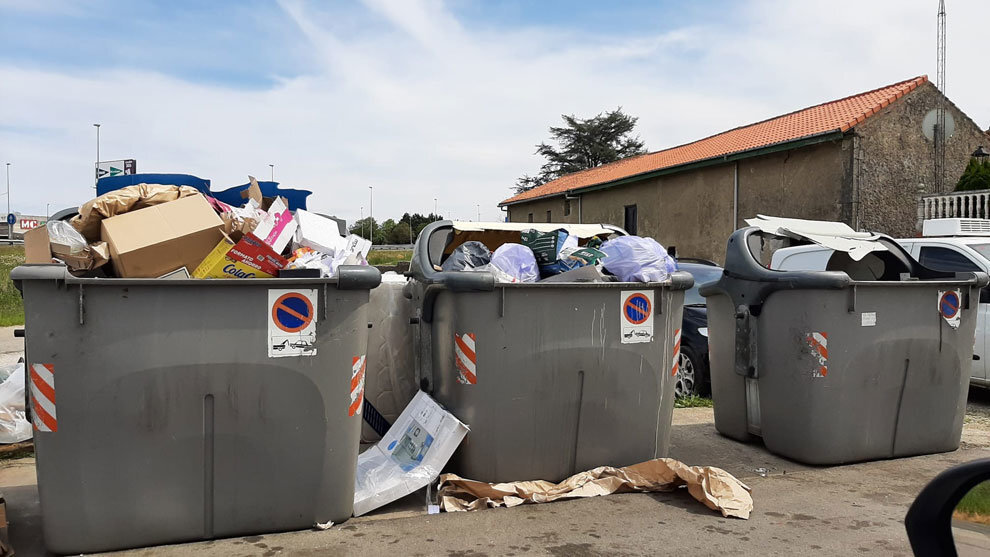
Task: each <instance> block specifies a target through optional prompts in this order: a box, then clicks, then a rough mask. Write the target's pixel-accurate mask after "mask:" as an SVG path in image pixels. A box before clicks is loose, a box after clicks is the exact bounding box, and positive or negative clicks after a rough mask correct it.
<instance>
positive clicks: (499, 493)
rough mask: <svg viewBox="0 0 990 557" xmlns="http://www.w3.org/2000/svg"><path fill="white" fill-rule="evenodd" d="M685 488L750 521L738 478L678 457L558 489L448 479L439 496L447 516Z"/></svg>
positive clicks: (576, 478) (582, 477)
mask: <svg viewBox="0 0 990 557" xmlns="http://www.w3.org/2000/svg"><path fill="white" fill-rule="evenodd" d="M682 485H686V486H687V489H688V493H690V494H691V496H692V497H694V498H695V499H697V500H698V501H701V502H702V503H704V504H705V506H706V507H708V508H709V509H712V510H713V511H719V512H721V513H722V516H725V517H732V518H742V519H747V518H749V514H750V513H751V512H752V511H753V497H752V496H751V495H750V492H751V490H750V488H749V487H748V486H747V485H746V484H744V483H742V482H740V481H739V480H737V479H736V478H735V476H733V475H732V474H730V473H728V472H726V471H725V470H722V469H721V468H715V467H712V466H688V465H686V464H684V463H683V462H681V461H679V460H674V459H672V458H655V459H653V460H648V461H646V462H641V463H639V464H633V465H632V466H624V467H622V468H614V467H612V466H601V467H598V468H595V469H594V470H588V471H586V472H581V473H578V474H575V475H573V476H571V477H569V478H567V479H566V480H564V481H562V482H560V483H557V484H555V483H553V482H548V481H544V480H533V481H522V482H511V483H501V484H490V483H485V482H478V481H475V480H466V479H464V478H461V477H460V476H457V475H455V474H444V475H443V476H441V477H440V486H439V487H438V489H437V497H438V498H439V499H440V507H441V508H442V509H444V510H445V511H475V510H478V509H484V508H493V507H515V506H517V505H522V504H524V503H550V502H552V501H557V500H558V499H575V498H578V497H598V496H601V495H609V494H611V493H629V492H649V491H673V490H674V489H677V488H678V487H680V486H682Z"/></svg>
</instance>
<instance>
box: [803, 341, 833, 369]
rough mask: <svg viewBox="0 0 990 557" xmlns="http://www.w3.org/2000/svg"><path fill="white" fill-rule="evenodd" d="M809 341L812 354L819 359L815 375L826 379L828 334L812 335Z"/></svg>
mask: <svg viewBox="0 0 990 557" xmlns="http://www.w3.org/2000/svg"><path fill="white" fill-rule="evenodd" d="M807 341H808V346H810V347H811V354H812V355H813V356H815V358H817V359H818V368H817V369H815V371H814V374H813V375H814V376H815V377H825V376H826V375H828V333H811V334H810V335H808V338H807Z"/></svg>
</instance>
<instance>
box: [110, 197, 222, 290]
mask: <svg viewBox="0 0 990 557" xmlns="http://www.w3.org/2000/svg"><path fill="white" fill-rule="evenodd" d="M222 226H223V221H221V220H220V217H219V216H217V214H216V212H215V211H214V210H213V208H212V207H210V204H209V203H208V202H207V201H206V198H204V197H203V196H202V195H191V196H189V197H183V198H180V199H176V200H175V201H169V202H168V203H162V204H161V205H155V206H153V207H147V208H145V209H139V210H137V211H131V212H128V213H124V214H122V215H117V216H114V217H110V218H108V219H104V220H103V222H102V223H101V225H100V236H101V237H102V239H103V241H105V242H106V243H107V244H108V245H109V246H110V260H111V262H112V263H113V268H114V270H115V271H116V272H117V276H119V277H127V278H139V277H144V278H156V277H160V276H162V275H164V274H166V273H169V272H171V271H174V270H176V269H178V268H179V267H185V268H187V269H192V268H195V267H196V266H197V265H199V263H200V262H201V261H202V260H203V258H204V257H205V256H206V255H207V254H209V253H210V251H211V250H212V249H213V248H214V247H216V245H217V242H219V241H220V240H222V239H223V233H222V232H221V230H220V228H221V227H222Z"/></svg>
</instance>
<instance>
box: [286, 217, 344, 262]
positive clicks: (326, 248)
mask: <svg viewBox="0 0 990 557" xmlns="http://www.w3.org/2000/svg"><path fill="white" fill-rule="evenodd" d="M296 221H297V222H298V223H299V227H298V228H297V229H296V243H297V244H299V245H300V246H304V247H307V248H310V249H315V250H316V251H319V252H322V253H325V254H327V255H333V254H335V253H336V252H337V251H338V250H343V249H345V248H346V247H347V240H346V238H344V237H343V236H341V235H340V229H339V228H338V227H337V222H336V221H333V220H330V219H328V218H326V217H322V216H320V215H317V214H316V213H310V212H309V211H307V210H305V209H299V210H297V211H296Z"/></svg>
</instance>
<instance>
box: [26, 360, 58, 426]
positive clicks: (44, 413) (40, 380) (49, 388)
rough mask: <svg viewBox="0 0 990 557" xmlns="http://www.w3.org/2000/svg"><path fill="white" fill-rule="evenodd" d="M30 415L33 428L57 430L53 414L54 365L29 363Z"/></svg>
mask: <svg viewBox="0 0 990 557" xmlns="http://www.w3.org/2000/svg"><path fill="white" fill-rule="evenodd" d="M31 416H32V421H33V422H34V429H35V430H37V431H47V432H51V433H54V432H56V431H58V419H57V417H56V415H55V365H54V364H33V365H31Z"/></svg>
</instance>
